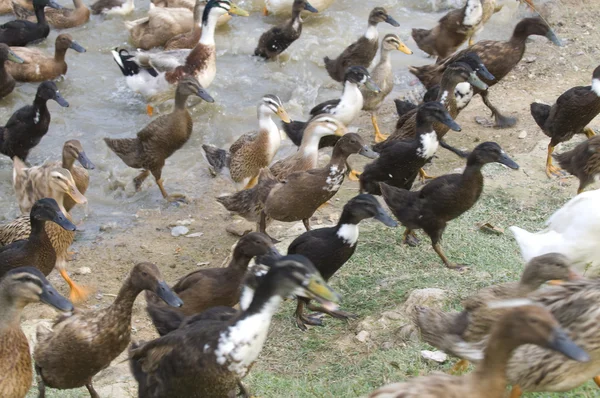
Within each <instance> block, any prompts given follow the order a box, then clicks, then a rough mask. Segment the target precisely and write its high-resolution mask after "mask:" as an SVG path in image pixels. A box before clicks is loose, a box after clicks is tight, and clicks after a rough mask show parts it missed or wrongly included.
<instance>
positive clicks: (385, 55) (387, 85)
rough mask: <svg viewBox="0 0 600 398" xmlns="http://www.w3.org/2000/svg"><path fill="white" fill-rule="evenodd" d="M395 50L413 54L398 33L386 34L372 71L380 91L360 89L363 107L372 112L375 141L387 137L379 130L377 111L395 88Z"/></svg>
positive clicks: (372, 76)
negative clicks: (391, 56) (393, 57)
mask: <svg viewBox="0 0 600 398" xmlns="http://www.w3.org/2000/svg"><path fill="white" fill-rule="evenodd" d="M394 50H398V51H402V52H403V53H404V54H409V55H410V54H412V51H411V50H410V49H409V48H408V47H406V45H405V44H404V43H402V40H400V38H399V37H398V36H397V35H395V34H393V33H390V34H387V35H385V37H384V38H383V40H382V41H381V48H380V50H379V62H378V63H377V65H376V66H375V68H373V70H372V71H371V78H372V79H373V82H374V83H375V84H376V85H377V87H379V89H380V91H379V92H376V91H373V90H368V89H365V87H364V86H363V87H362V88H361V90H360V91H361V93H362V95H363V107H362V109H363V110H365V111H370V112H371V122H372V123H373V128H374V129H375V142H381V141H383V140H385V139H386V138H387V135H385V134H381V132H380V131H379V126H378V125H377V116H376V113H377V110H378V109H379V107H380V106H381V103H382V102H383V100H384V99H385V97H387V96H388V94H389V93H391V92H392V89H393V88H394V74H393V73H392V61H391V60H390V52H392V51H394Z"/></svg>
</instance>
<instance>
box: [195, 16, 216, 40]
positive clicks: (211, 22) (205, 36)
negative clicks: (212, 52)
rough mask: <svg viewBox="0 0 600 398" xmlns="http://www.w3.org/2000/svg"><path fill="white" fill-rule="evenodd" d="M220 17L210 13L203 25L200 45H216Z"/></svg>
mask: <svg viewBox="0 0 600 398" xmlns="http://www.w3.org/2000/svg"><path fill="white" fill-rule="evenodd" d="M218 19H219V16H218V15H217V14H215V13H214V12H209V14H208V18H206V20H205V21H203V23H202V34H201V35H200V44H204V45H205V46H214V45H215V29H216V28H217V20H218Z"/></svg>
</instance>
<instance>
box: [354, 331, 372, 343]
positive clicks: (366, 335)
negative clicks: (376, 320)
mask: <svg viewBox="0 0 600 398" xmlns="http://www.w3.org/2000/svg"><path fill="white" fill-rule="evenodd" d="M369 336H370V333H369V332H367V331H366V330H361V331H360V332H358V334H357V335H356V336H354V338H355V339H356V340H358V341H360V342H361V343H364V342H365V341H367V339H368V338H369Z"/></svg>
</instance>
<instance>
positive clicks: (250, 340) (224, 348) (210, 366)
mask: <svg viewBox="0 0 600 398" xmlns="http://www.w3.org/2000/svg"><path fill="white" fill-rule="evenodd" d="M291 294H296V295H301V296H306V297H308V298H311V299H315V300H317V301H318V302H320V303H321V304H322V305H323V306H324V307H326V308H330V309H335V308H337V303H338V302H339V295H338V294H337V293H336V292H335V291H334V290H333V289H331V288H330V287H329V286H328V285H327V284H326V283H325V281H324V280H323V278H322V277H321V276H320V275H319V272H318V271H317V270H316V269H315V268H314V265H312V264H311V263H310V260H308V259H307V258H306V257H303V256H299V255H291V256H285V257H281V258H280V259H279V260H277V261H276V262H275V264H274V265H273V266H272V267H271V268H270V269H269V271H268V272H267V274H266V275H265V276H264V278H263V279H262V281H261V283H260V285H259V286H258V288H257V290H256V294H254V297H253V298H252V302H251V303H250V305H249V306H248V308H247V309H245V310H243V311H240V312H239V313H237V314H236V315H234V316H233V317H226V320H220V319H218V318H215V317H214V316H211V317H209V318H208V319H203V318H202V317H203V314H199V315H197V316H195V317H193V318H191V319H189V320H188V321H187V323H186V325H185V327H183V326H182V327H179V328H178V329H177V330H174V331H172V332H171V333H169V334H167V335H166V336H163V337H159V338H158V339H155V340H152V341H149V342H146V343H141V344H139V345H137V344H133V345H132V346H131V348H130V350H129V363H130V367H131V371H132V374H133V375H134V377H135V379H136V380H137V382H138V395H139V396H141V397H147V398H154V397H161V398H175V397H189V398H199V397H228V396H235V395H236V394H237V391H238V388H239V386H240V384H241V380H242V379H243V378H244V377H245V376H246V375H247V374H248V372H249V371H250V369H251V367H252V365H253V364H254V363H255V362H256V360H257V358H258V355H259V354H260V352H261V350H262V348H263V345H264V343H265V341H266V339H267V335H268V332H269V326H270V323H271V319H272V317H273V315H274V313H275V311H277V309H278V307H279V305H280V304H281V302H282V301H283V300H284V299H285V298H287V297H288V296H290V295H291ZM190 341H194V344H189V342H190ZM242 391H243V392H244V393H246V392H245V391H244V390H242Z"/></svg>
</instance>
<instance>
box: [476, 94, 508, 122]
mask: <svg viewBox="0 0 600 398" xmlns="http://www.w3.org/2000/svg"><path fill="white" fill-rule="evenodd" d="M479 94H480V95H481V99H482V100H483V103H484V104H485V106H487V107H488V108H489V110H490V111H492V116H494V120H495V121H496V123H495V124H493V125H491V124H490V123H487V124H485V123H482V124H484V125H485V126H487V127H498V128H501V129H503V128H508V127H512V126H514V125H515V124H517V119H516V118H514V117H508V116H504V115H502V114H501V113H500V111H499V110H498V109H497V108H496V107H495V106H494V105H492V103H491V102H490V99H489V98H488V95H489V93H488V92H487V90H486V91H482V92H481V93H479ZM480 124H481V123H480Z"/></svg>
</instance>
